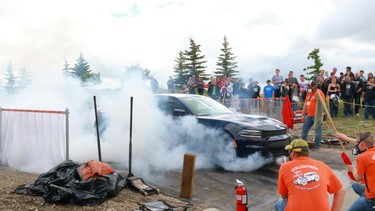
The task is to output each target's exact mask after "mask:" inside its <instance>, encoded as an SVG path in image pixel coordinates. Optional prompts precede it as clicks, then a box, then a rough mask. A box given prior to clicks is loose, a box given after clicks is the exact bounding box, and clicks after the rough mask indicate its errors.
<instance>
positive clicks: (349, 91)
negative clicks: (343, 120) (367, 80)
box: [340, 74, 355, 117]
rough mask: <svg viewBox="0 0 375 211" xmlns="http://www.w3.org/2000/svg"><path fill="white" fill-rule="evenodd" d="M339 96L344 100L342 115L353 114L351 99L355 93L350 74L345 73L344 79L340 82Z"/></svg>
mask: <svg viewBox="0 0 375 211" xmlns="http://www.w3.org/2000/svg"><path fill="white" fill-rule="evenodd" d="M340 89H341V98H342V100H343V102H344V116H345V117H346V116H353V99H354V95H355V84H354V83H353V82H352V79H351V77H350V74H347V75H345V81H344V83H342V84H341V87H340Z"/></svg>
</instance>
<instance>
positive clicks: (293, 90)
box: [290, 82, 301, 110]
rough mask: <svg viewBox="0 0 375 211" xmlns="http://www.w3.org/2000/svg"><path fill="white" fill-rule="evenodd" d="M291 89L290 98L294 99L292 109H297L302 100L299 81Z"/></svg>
mask: <svg viewBox="0 0 375 211" xmlns="http://www.w3.org/2000/svg"><path fill="white" fill-rule="evenodd" d="M290 91H291V94H290V99H292V109H293V110H296V109H297V105H298V103H299V102H300V101H301V98H300V96H299V91H300V90H299V85H298V82H296V83H294V84H293V85H292V86H291V87H290Z"/></svg>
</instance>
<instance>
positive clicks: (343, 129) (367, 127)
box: [290, 101, 375, 139]
mask: <svg viewBox="0 0 375 211" xmlns="http://www.w3.org/2000/svg"><path fill="white" fill-rule="evenodd" d="M343 109H344V108H343V103H342V101H341V102H340V106H339V113H338V117H334V118H332V122H333V125H334V126H333V125H332V123H331V121H330V120H329V119H328V118H327V119H326V120H325V121H323V134H322V136H323V139H328V138H333V137H334V134H335V128H336V130H337V131H338V132H340V133H344V134H346V135H347V136H350V137H353V138H355V137H356V134H358V133H360V132H366V131H369V132H372V133H375V120H373V119H371V117H370V119H369V120H364V108H361V109H359V116H356V115H353V116H352V117H344V115H343ZM353 112H354V107H353ZM301 127H302V124H297V125H296V128H297V129H296V130H295V131H290V133H291V134H292V135H294V136H300V135H301V134H300V133H301V129H300V128H301ZM334 127H335V128H334ZM313 132H314V130H313V129H311V130H310V131H309V133H313Z"/></svg>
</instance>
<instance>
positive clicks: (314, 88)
mask: <svg viewBox="0 0 375 211" xmlns="http://www.w3.org/2000/svg"><path fill="white" fill-rule="evenodd" d="M310 90H311V91H310ZM310 90H309V91H308V93H307V95H306V98H305V103H304V105H303V110H302V121H303V125H302V139H303V140H305V141H307V134H308V132H309V130H310V129H311V127H312V126H313V125H314V119H315V110H316V102H317V100H318V97H319V95H320V96H321V97H322V99H323V100H324V93H323V92H322V91H321V90H320V89H318V83H317V82H316V81H311V83H310ZM318 94H319V95H318ZM321 141H322V124H321V123H320V124H319V125H316V126H315V140H314V148H313V149H312V150H317V149H319V148H320V142H321Z"/></svg>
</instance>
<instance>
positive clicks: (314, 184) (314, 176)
mask: <svg viewBox="0 0 375 211" xmlns="http://www.w3.org/2000/svg"><path fill="white" fill-rule="evenodd" d="M285 149H286V150H288V151H289V152H290V153H289V159H290V161H288V162H286V163H283V164H282V165H281V166H280V170H279V175H278V183H277V184H278V193H279V194H280V196H281V198H280V199H279V200H278V201H277V202H276V204H275V209H276V211H279V210H304V211H310V210H311V211H318V210H319V211H320V210H333V211H339V210H340V209H341V206H342V204H343V202H344V197H345V191H344V188H343V185H342V183H341V182H340V180H339V178H338V177H337V176H336V174H335V173H334V172H333V171H332V169H330V168H329V167H328V166H327V165H326V164H324V163H323V162H321V161H318V160H314V159H312V158H309V156H308V155H309V149H308V144H307V142H306V141H305V140H302V139H295V140H293V141H292V142H291V143H290V144H289V145H287V146H286V147H285ZM327 193H329V194H333V202H332V207H331V206H330V202H329V199H328V196H327Z"/></svg>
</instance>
